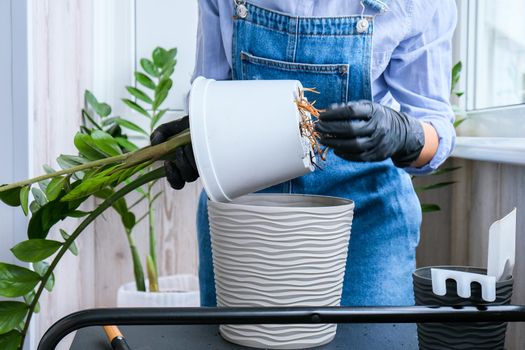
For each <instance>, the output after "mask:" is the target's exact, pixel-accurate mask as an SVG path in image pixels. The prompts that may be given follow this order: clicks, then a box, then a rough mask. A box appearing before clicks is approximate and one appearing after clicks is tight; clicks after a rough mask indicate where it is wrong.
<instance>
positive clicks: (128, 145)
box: [115, 137, 139, 152]
mask: <svg viewBox="0 0 525 350" xmlns="http://www.w3.org/2000/svg"><path fill="white" fill-rule="evenodd" d="M115 140H117V142H118V144H119V145H120V147H122V148H124V149H125V150H126V151H128V152H133V151H136V150H138V149H139V147H138V146H137V145H135V144H134V143H133V142H131V141H129V140H128V139H126V138H124V137H115Z"/></svg>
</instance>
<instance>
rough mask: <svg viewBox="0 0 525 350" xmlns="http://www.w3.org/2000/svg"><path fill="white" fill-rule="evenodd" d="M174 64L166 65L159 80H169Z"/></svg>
mask: <svg viewBox="0 0 525 350" xmlns="http://www.w3.org/2000/svg"><path fill="white" fill-rule="evenodd" d="M175 63H176V62H173V63H172V64H168V65H167V66H166V67H165V68H164V69H163V70H162V72H161V76H160V79H161V80H165V79H169V78H170V77H171V76H172V75H173V73H174V72H175Z"/></svg>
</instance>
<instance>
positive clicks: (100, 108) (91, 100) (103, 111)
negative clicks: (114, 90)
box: [84, 90, 111, 124]
mask: <svg viewBox="0 0 525 350" xmlns="http://www.w3.org/2000/svg"><path fill="white" fill-rule="evenodd" d="M84 95H85V98H86V101H87V103H88V104H89V105H90V106H91V108H93V110H94V111H95V112H96V113H97V114H98V115H100V116H101V117H107V116H108V115H110V114H111V106H110V105H108V104H107V103H103V102H99V101H98V100H97V98H96V97H95V96H94V95H93V94H92V93H91V91H89V90H86V91H85V93H84ZM95 124H96V123H95Z"/></svg>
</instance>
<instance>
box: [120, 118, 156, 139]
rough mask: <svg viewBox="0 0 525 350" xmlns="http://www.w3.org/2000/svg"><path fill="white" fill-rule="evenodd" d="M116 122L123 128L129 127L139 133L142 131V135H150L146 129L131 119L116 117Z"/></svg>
mask: <svg viewBox="0 0 525 350" xmlns="http://www.w3.org/2000/svg"><path fill="white" fill-rule="evenodd" d="M115 123H117V124H118V125H120V126H122V127H123V128H126V129H129V130H132V131H136V132H138V133H141V134H142V135H145V136H148V137H149V134H148V133H147V132H146V131H145V130H144V129H142V128H141V127H140V126H138V125H137V124H135V123H132V122H130V121H129V120H126V119H122V118H117V119H115Z"/></svg>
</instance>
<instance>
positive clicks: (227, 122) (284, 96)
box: [189, 77, 315, 202]
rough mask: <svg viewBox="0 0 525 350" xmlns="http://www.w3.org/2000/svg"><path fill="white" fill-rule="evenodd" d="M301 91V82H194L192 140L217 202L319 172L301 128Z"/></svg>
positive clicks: (201, 171) (208, 190)
mask: <svg viewBox="0 0 525 350" xmlns="http://www.w3.org/2000/svg"><path fill="white" fill-rule="evenodd" d="M301 89H302V85H301V83H300V82H299V81H296V80H250V81H215V80H213V79H205V78H203V77H199V78H197V79H196V80H195V81H194V83H193V86H192V89H191V92H190V100H189V109H190V113H189V114H190V130H191V140H192V141H191V142H192V146H193V152H194V154H195V160H196V162H197V167H198V170H199V175H200V179H201V181H202V184H203V185H204V188H205V189H206V193H207V194H208V196H209V197H210V198H211V199H212V200H214V201H218V202H228V201H230V200H232V199H233V198H236V197H238V196H241V195H244V194H247V193H252V192H256V191H258V190H261V189H263V188H268V187H270V186H273V185H276V184H279V183H282V182H284V181H287V180H291V179H294V178H296V177H299V176H302V175H304V174H306V173H309V172H311V171H313V170H314V165H313V161H314V159H315V157H314V156H313V153H312V146H311V144H310V142H309V141H308V139H307V138H306V137H304V136H302V135H301V130H300V122H301V120H302V119H301V115H300V113H299V109H298V107H297V105H296V100H297V99H298V93H299V91H300V90H301ZM269 101H271V102H269Z"/></svg>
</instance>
